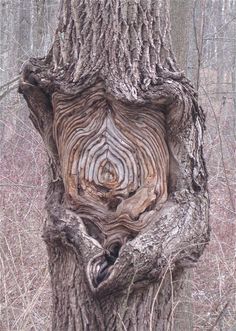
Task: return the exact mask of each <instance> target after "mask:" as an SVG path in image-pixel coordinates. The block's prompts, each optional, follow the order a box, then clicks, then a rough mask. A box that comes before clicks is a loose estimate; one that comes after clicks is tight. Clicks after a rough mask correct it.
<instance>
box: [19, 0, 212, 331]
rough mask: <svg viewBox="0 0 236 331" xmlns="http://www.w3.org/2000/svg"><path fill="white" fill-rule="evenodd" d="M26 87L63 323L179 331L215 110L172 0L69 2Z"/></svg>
mask: <svg viewBox="0 0 236 331" xmlns="http://www.w3.org/2000/svg"><path fill="white" fill-rule="evenodd" d="M20 92H21V93H22V94H23V95H24V97H25V99H26V101H27V103H28V106H29V108H30V114H31V115H30V116H31V119H32V122H33V123H34V125H35V127H36V129H37V130H38V131H39V132H40V134H41V136H42V138H43V140H44V143H45V145H46V148H47V151H48V155H49V164H50V169H51V172H50V174H49V188H48V194H47V202H46V209H47V211H48V218H47V220H46V222H45V227H44V240H45V242H46V244H47V247H48V254H49V268H50V272H51V279H52V290H53V330H63V331H64V330H122V329H124V330H140V331H141V330H142V331H144V330H171V329H173V330H175V314H174V312H175V305H176V304H177V301H176V300H178V292H179V289H180V288H181V286H182V279H183V276H184V270H185V268H187V267H189V266H192V264H193V262H196V261H197V260H198V258H199V256H200V255H201V253H202V251H203V249H204V247H205V245H206V243H207V241H208V237H209V229H208V196H207V189H206V180H207V176H206V170H205V164H204V159H203V155H202V133H203V129H204V114H203V112H202V110H201V108H200V107H199V106H198V103H197V96H196V94H195V92H194V89H193V87H192V86H191V84H190V82H189V81H188V80H187V79H186V78H185V77H184V74H183V73H182V72H180V71H179V70H178V66H177V65H176V61H175V58H174V55H173V54H172V51H171V42H170V25H169V9H168V1H166V0H159V1H156V0H149V1H147V0H136V1H135V0H126V1H125V0H120V1H119V0H117V1H114V0H106V1H105V0H104V1H95V0H73V1H72V0H63V1H62V4H61V11H60V19H59V25H58V29H57V31H56V34H55V41H54V43H53V46H52V48H51V51H50V52H49V54H48V56H47V57H45V58H43V59H31V60H30V61H28V62H27V63H25V65H24V66H23V68H22V76H21V80H20Z"/></svg>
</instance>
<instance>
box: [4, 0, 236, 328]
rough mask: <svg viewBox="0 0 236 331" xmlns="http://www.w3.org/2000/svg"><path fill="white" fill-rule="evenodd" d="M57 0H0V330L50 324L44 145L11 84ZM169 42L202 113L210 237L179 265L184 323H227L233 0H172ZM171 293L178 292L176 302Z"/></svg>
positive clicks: (48, 24) (235, 102) (234, 100)
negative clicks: (197, 254) (189, 265)
mask: <svg viewBox="0 0 236 331" xmlns="http://www.w3.org/2000/svg"><path fill="white" fill-rule="evenodd" d="M58 6H59V0H0V169H1V171H0V206H1V207H0V330H2V331H5V330H20V331H22V330H23V331H25V330H49V329H50V284H49V275H48V271H47V254H46V250H45V246H44V243H43V240H42V238H41V230H42V226H43V221H44V217H45V215H44V212H43V205H44V195H45V189H46V183H47V163H46V153H45V150H44V146H43V143H42V141H41V138H40V136H39V135H38V133H37V132H36V131H35V130H34V128H33V126H32V124H31V122H30V121H29V119H28V111H27V107H26V103H25V102H24V101H23V99H22V97H21V96H20V95H19V94H17V86H18V77H19V76H18V75H19V71H20V67H21V65H22V63H23V62H24V61H25V60H26V59H27V58H29V57H31V56H43V55H44V54H45V53H46V51H47V50H48V48H49V47H50V43H51V41H52V38H53V31H54V28H55V25H56V16H57V11H58ZM171 20H172V26H173V44H174V48H175V51H176V55H177V58H178V59H179V63H180V66H181V68H183V69H184V70H185V72H186V74H187V76H188V77H189V78H190V79H191V80H192V82H193V83H194V85H195V87H196V89H197V90H198V92H199V99H200V102H201V104H202V107H203V108H204V110H205V113H206V116H207V117H206V118H207V120H206V128H207V130H206V133H205V158H206V163H207V168H208V173H209V191H210V198H211V209H210V214H211V215H210V221H211V228H212V231H211V242H210V244H209V245H208V247H207V249H206V250H205V253H204V255H203V256H202V257H201V259H200V262H199V263H198V265H197V266H196V267H195V268H193V269H191V270H190V271H189V273H188V278H187V279H186V282H187V286H186V288H187V291H186V293H185V295H184V297H183V298H182V301H183V307H184V309H187V310H188V314H189V323H190V324H189V330H206V331H210V330H222V331H226V330H230V331H233V330H236V241H235V237H236V223H235V222H236V217H235V191H236V174H235V168H236V167H235V165H236V155H235V137H236V131H235V124H236V0H195V1H193V0H172V1H171ZM178 304H179V303H178V302H177V303H176V305H178Z"/></svg>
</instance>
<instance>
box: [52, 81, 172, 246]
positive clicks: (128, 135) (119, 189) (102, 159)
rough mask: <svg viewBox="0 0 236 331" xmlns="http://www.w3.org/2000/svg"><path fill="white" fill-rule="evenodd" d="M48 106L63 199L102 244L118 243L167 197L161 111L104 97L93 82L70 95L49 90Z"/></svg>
mask: <svg viewBox="0 0 236 331" xmlns="http://www.w3.org/2000/svg"><path fill="white" fill-rule="evenodd" d="M53 108H54V125H53V130H54V132H53V134H54V139H55V141H56V144H57V148H58V152H59V158H60V160H61V169H62V177H63V180H64V185H65V192H66V200H67V203H68V204H71V206H72V205H73V208H74V209H76V210H77V211H78V213H79V215H80V216H81V217H82V219H83V220H84V221H85V224H87V226H88V228H89V229H90V230H89V231H90V234H91V235H93V236H94V237H96V239H99V241H100V242H102V243H103V244H104V245H105V246H107V245H110V244H112V243H114V242H120V243H121V244H122V243H123V242H124V241H125V240H127V238H128V237H130V236H131V237H132V236H135V235H136V234H137V233H138V232H139V231H140V230H141V228H142V227H143V226H145V223H146V221H144V218H143V217H142V218H141V217H140V215H142V214H145V212H147V211H150V210H151V209H153V208H156V207H157V206H160V205H161V204H162V203H163V202H164V201H165V200H166V198H167V175H168V165H169V156H168V148H167V144H166V141H165V118H164V115H163V113H162V112H161V111H159V110H158V109H152V108H148V107H140V106H139V107H138V106H134V105H131V104H122V103H121V102H117V101H114V100H109V98H108V97H107V96H105V93H104V90H103V89H102V87H100V88H99V87H98V86H96V87H93V88H91V89H90V90H89V91H87V92H86V93H84V94H83V95H80V96H79V97H73V98H72V97H69V96H66V95H63V94H59V93H54V95H53Z"/></svg>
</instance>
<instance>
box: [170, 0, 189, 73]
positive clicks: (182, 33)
mask: <svg viewBox="0 0 236 331" xmlns="http://www.w3.org/2000/svg"><path fill="white" fill-rule="evenodd" d="M193 3H194V1H193V0H179V1H175V0H172V1H170V17H171V37H172V43H173V51H174V53H175V55H176V58H177V62H178V64H179V66H180V68H181V69H182V70H184V71H185V72H187V71H188V52H189V44H190V38H189V37H190V31H191V27H192V15H193Z"/></svg>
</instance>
